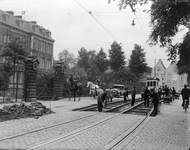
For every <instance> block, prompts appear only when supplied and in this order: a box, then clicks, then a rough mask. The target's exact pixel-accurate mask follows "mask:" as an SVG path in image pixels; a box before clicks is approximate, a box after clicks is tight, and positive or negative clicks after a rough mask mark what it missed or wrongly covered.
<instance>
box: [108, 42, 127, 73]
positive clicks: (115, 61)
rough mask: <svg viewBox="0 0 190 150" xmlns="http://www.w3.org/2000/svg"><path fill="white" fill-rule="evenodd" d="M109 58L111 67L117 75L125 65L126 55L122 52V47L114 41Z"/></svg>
mask: <svg viewBox="0 0 190 150" xmlns="http://www.w3.org/2000/svg"><path fill="white" fill-rule="evenodd" d="M109 58H110V59H109V64H110V67H111V69H112V70H114V71H115V72H116V74H117V71H118V69H119V68H121V67H123V66H124V65H125V55H124V52H123V51H122V47H121V45H120V44H118V43H117V42H116V41H114V42H113V43H112V45H111V49H110V50H109Z"/></svg>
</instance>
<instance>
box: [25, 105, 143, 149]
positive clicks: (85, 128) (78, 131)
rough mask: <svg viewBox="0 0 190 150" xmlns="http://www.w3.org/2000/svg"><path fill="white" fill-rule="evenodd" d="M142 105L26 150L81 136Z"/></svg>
mask: <svg viewBox="0 0 190 150" xmlns="http://www.w3.org/2000/svg"><path fill="white" fill-rule="evenodd" d="M142 103H143V102H141V103H138V104H136V105H134V106H132V107H130V108H128V109H127V110H124V111H122V112H120V113H117V114H115V115H113V116H110V117H106V118H105V119H102V120H100V121H98V122H96V123H93V124H91V125H88V126H85V127H83V128H80V129H78V130H75V131H73V132H70V133H68V134H66V135H64V136H59V137H57V138H55V139H52V140H50V141H48V142H45V143H41V144H39V145H36V146H34V147H31V148H29V149H28V150H38V149H39V148H40V147H43V146H47V145H49V144H52V143H55V142H58V141H60V140H63V139H66V138H70V137H73V136H76V135H78V134H81V133H83V132H85V131H87V130H88V129H90V128H94V127H95V126H97V125H100V124H104V123H105V122H107V121H108V120H111V119H113V118H115V117H117V116H119V115H120V114H123V113H126V111H130V110H131V109H133V108H135V107H138V106H139V105H141V104H142Z"/></svg>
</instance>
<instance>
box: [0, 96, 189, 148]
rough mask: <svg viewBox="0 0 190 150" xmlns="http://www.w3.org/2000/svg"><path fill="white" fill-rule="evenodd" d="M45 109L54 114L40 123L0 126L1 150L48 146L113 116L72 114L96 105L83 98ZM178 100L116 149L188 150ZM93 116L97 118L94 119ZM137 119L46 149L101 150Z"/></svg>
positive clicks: (118, 121) (112, 122) (24, 121)
mask: <svg viewBox="0 0 190 150" xmlns="http://www.w3.org/2000/svg"><path fill="white" fill-rule="evenodd" d="M43 104H45V105H46V106H47V107H48V106H51V108H52V110H53V111H56V113H55V114H50V115H47V116H42V117H40V118H39V119H33V118H27V119H19V120H12V121H5V122H0V149H3V148H4V149H16V148H23V149H26V148H29V147H33V146H36V145H38V144H41V143H44V142H48V141H50V140H52V139H55V138H58V137H60V136H64V135H65V134H69V133H71V132H74V131H75V130H78V129H80V128H82V127H84V126H88V125H89V124H92V123H95V122H97V121H99V120H100V119H103V118H105V117H109V116H112V115H114V114H113V113H97V112H79V111H75V112H73V111H71V110H72V109H74V108H79V107H83V106H86V105H90V104H96V100H94V99H90V98H84V99H83V100H81V101H80V102H79V101H76V102H73V101H70V102H69V101H68V100H60V101H55V102H52V103H51V105H50V103H49V102H43ZM180 105H181V100H175V101H174V102H172V103H171V104H170V105H165V104H163V105H161V107H160V113H159V114H158V115H157V116H156V117H152V118H151V119H150V120H149V121H148V122H147V123H146V124H144V125H143V126H141V127H140V128H139V129H138V130H137V132H135V134H133V135H132V136H130V137H129V138H128V139H127V140H126V141H125V142H123V143H122V144H121V145H120V146H119V147H118V149H126V150H169V149H172V150H188V148H189V145H190V143H189V142H190V137H189V132H190V131H189V129H190V126H189V125H190V115H189V114H190V109H189V110H188V112H187V113H186V114H185V112H184V110H183V109H182V108H181V106H180ZM90 114H91V115H92V117H89V118H86V119H83V120H82V121H81V120H78V121H74V122H70V123H65V124H63V125H61V126H57V127H54V128H51V129H47V130H45V131H41V132H36V133H35V132H34V133H31V134H27V135H25V136H20V137H17V138H14V139H11V140H3V141H1V139H3V138H6V137H9V136H13V135H17V134H20V133H23V132H29V131H31V130H34V129H38V128H43V127H46V126H51V125H53V124H57V123H60V122H68V121H71V120H73V119H77V118H80V117H84V116H87V115H90ZM93 114H96V115H93ZM143 118H144V116H140V115H129V114H124V115H119V116H118V117H117V118H115V119H113V120H109V121H107V122H105V123H104V124H100V125H97V126H96V127H95V128H93V129H89V130H88V131H87V132H86V131H85V132H81V133H78V134H77V136H69V137H68V138H64V140H59V141H57V142H56V143H50V144H49V145H47V146H48V147H45V146H44V147H42V148H48V149H54V148H58V149H72V150H73V149H76V150H78V149H82V150H83V149H101V148H103V147H104V146H105V145H107V144H109V143H110V142H111V141H113V140H114V139H116V138H117V137H118V136H121V135H122V134H123V133H124V132H126V131H127V130H130V129H131V128H132V126H134V124H136V123H138V122H139V120H142V119H143Z"/></svg>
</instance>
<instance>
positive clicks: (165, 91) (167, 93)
mask: <svg viewBox="0 0 190 150" xmlns="http://www.w3.org/2000/svg"><path fill="white" fill-rule="evenodd" d="M164 93H165V96H166V97H168V96H169V93H170V90H169V88H168V86H167V85H165V88H164Z"/></svg>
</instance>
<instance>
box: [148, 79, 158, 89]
mask: <svg viewBox="0 0 190 150" xmlns="http://www.w3.org/2000/svg"><path fill="white" fill-rule="evenodd" d="M159 81H160V79H158V78H147V80H146V86H147V87H148V88H149V89H154V88H156V89H158V88H159Z"/></svg>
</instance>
